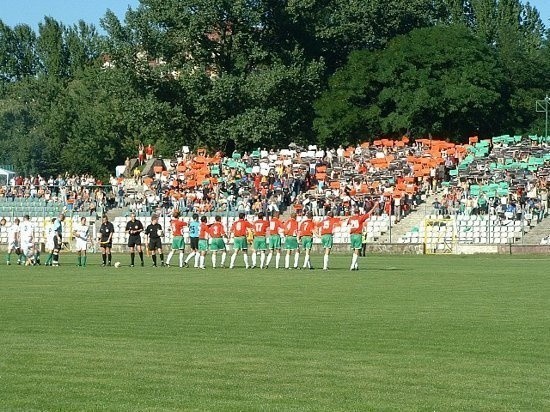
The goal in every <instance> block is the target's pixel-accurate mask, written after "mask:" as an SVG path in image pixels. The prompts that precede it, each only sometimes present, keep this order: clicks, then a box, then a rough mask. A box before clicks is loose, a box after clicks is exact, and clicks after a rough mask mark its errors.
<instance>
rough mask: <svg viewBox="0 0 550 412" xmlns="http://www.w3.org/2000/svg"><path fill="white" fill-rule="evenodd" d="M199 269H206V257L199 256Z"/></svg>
mask: <svg viewBox="0 0 550 412" xmlns="http://www.w3.org/2000/svg"><path fill="white" fill-rule="evenodd" d="M199 267H201V268H203V267H204V255H200V256H199Z"/></svg>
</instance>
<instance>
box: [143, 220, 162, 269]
mask: <svg viewBox="0 0 550 412" xmlns="http://www.w3.org/2000/svg"><path fill="white" fill-rule="evenodd" d="M145 234H146V235H147V240H148V242H147V243H148V247H149V251H150V252H151V258H152V259H153V267H157V254H158V255H159V257H160V265H161V266H164V254H163V253H162V236H163V232H162V226H161V225H160V223H159V217H158V216H157V215H153V216H151V224H150V225H149V226H147V228H146V229H145Z"/></svg>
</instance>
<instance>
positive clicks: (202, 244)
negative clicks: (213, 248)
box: [199, 239, 208, 252]
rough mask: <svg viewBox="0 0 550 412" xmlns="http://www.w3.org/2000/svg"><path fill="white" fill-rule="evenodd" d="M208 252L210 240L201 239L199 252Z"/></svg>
mask: <svg viewBox="0 0 550 412" xmlns="http://www.w3.org/2000/svg"><path fill="white" fill-rule="evenodd" d="M207 250H208V240H206V239H199V251H201V252H205V251H207Z"/></svg>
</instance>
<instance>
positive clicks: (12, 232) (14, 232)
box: [8, 224, 19, 245]
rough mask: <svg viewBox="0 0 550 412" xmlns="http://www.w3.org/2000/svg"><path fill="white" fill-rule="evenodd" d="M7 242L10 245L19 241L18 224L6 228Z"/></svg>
mask: <svg viewBox="0 0 550 412" xmlns="http://www.w3.org/2000/svg"><path fill="white" fill-rule="evenodd" d="M8 243H9V244H10V245H11V244H18V243H19V225H16V224H13V225H11V226H10V227H9V228H8Z"/></svg>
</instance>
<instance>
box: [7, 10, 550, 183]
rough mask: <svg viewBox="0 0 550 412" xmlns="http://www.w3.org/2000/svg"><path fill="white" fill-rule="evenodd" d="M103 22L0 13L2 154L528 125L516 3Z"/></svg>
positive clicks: (111, 162)
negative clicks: (36, 19)
mask: <svg viewBox="0 0 550 412" xmlns="http://www.w3.org/2000/svg"><path fill="white" fill-rule="evenodd" d="M101 25H102V29H103V30H102V31H99V30H97V29H96V28H95V27H94V26H93V25H90V24H87V23H86V22H85V21H80V22H79V23H78V24H76V25H74V26H70V27H69V26H65V25H63V24H62V23H61V22H58V21H56V20H55V19H53V18H51V17H46V18H44V20H43V21H42V22H40V23H39V25H38V30H37V31H36V32H35V31H34V30H33V29H32V28H31V27H30V26H28V25H18V26H15V27H9V26H7V25H5V24H4V23H2V22H1V21H0V164H12V165H14V166H15V167H16V169H17V170H18V171H20V172H22V173H34V172H38V171H40V172H42V173H50V174H54V173H59V172H62V171H69V172H79V173H80V172H90V173H94V174H97V175H100V176H104V175H106V174H108V173H109V172H110V171H112V170H114V166H115V165H117V164H121V163H122V162H123V161H124V159H125V158H126V157H127V156H134V155H135V152H136V147H137V145H138V143H139V142H143V143H145V144H147V143H153V144H155V146H156V148H157V153H161V154H165V155H170V154H172V153H173V152H174V151H175V150H177V149H178V148H179V147H181V146H182V145H190V146H195V147H196V146H207V147H211V148H213V149H221V150H231V149H232V148H234V147H236V148H238V149H243V150H244V149H251V148H255V147H258V146H262V147H283V146H285V145H287V144H289V143H291V142H297V143H302V144H307V143H309V144H311V143H319V144H326V145H336V144H340V143H345V142H347V143H354V142H356V141H358V140H362V139H372V138H376V137H377V136H378V135H380V134H384V135H397V134H401V133H409V134H411V135H414V136H421V135H425V134H429V133H432V134H437V135H440V136H447V137H450V138H454V139H461V138H464V137H465V136H467V135H468V134H470V133H475V132H479V133H480V134H482V135H491V134H497V133H502V132H513V133H527V132H529V133H532V132H540V131H541V130H542V128H541V124H542V122H543V119H541V116H540V115H538V114H537V113H536V112H535V111H534V100H535V99H540V98H543V97H544V96H545V94H546V93H547V92H548V86H547V85H548V81H549V80H550V79H549V75H550V70H549V69H550V67H549V66H550V51H549V47H548V46H549V45H548V41H547V38H546V32H545V27H544V24H543V23H542V21H541V19H540V15H539V14H538V11H537V10H536V9H535V8H533V7H532V6H530V5H529V4H522V3H521V2H520V1H519V0H435V1H434V0H389V1H388V0H372V1H359V0H345V1H344V0H332V1H328V0H308V1H303V0H296V1H289V2H279V1H273V0H252V1H250V0H247V1H243V0H236V1H226V0H209V1H205V0H198V1H197V0H194V1H189V0H141V2H140V5H139V7H137V8H136V9H129V10H128V12H127V14H126V16H125V19H124V20H123V21H121V20H120V19H119V18H117V16H115V15H114V14H113V13H112V12H110V11H107V12H106V13H105V16H104V18H103V19H102V21H101Z"/></svg>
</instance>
